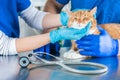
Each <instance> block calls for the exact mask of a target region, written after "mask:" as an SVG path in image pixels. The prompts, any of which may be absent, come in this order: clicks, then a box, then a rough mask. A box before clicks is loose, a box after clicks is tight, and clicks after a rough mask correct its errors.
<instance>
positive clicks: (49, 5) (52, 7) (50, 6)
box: [44, 0, 63, 13]
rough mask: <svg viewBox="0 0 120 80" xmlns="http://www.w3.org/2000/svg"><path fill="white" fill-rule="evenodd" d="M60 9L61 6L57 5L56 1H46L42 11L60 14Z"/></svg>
mask: <svg viewBox="0 0 120 80" xmlns="http://www.w3.org/2000/svg"><path fill="white" fill-rule="evenodd" d="M62 8H63V5H61V4H59V3H57V2H56V0H47V2H46V5H45V7H44V11H46V12H51V13H60V11H61V9H62Z"/></svg>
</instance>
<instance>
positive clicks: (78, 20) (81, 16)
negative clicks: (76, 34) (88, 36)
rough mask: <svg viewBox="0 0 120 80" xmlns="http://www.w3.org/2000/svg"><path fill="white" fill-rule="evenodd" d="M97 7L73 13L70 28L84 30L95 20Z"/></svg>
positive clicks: (69, 22) (69, 23)
mask: <svg viewBox="0 0 120 80" xmlns="http://www.w3.org/2000/svg"><path fill="white" fill-rule="evenodd" d="M96 10H97V7H95V8H93V9H91V10H86V9H84V10H77V11H73V12H72V13H71V16H70V18H69V21H68V27H73V28H77V29H81V28H84V27H85V26H86V25H87V24H88V23H89V22H90V21H92V19H93V18H94V19H95V14H96Z"/></svg>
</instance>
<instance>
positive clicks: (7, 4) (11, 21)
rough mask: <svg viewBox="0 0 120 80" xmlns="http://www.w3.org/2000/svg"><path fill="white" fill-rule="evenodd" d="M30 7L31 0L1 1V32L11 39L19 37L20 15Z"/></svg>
mask: <svg viewBox="0 0 120 80" xmlns="http://www.w3.org/2000/svg"><path fill="white" fill-rule="evenodd" d="M29 5H30V1H29V0H0V30H1V31H3V32H4V33H5V34H6V35H8V36H9V37H19V32H20V31H19V23H18V13H19V12H21V11H23V10H24V9H26V8H27V7H29Z"/></svg>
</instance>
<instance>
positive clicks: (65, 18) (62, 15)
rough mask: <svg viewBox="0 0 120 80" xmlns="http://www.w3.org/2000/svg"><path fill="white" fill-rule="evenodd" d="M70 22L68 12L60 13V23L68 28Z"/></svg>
mask: <svg viewBox="0 0 120 80" xmlns="http://www.w3.org/2000/svg"><path fill="white" fill-rule="evenodd" d="M68 20H69V15H68V14H67V13H66V12H61V13H60V21H61V24H62V25H63V26H67V24H68Z"/></svg>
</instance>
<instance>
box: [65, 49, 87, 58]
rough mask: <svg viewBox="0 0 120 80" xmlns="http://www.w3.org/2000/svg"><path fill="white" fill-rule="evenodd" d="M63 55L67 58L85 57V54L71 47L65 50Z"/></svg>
mask: <svg viewBox="0 0 120 80" xmlns="http://www.w3.org/2000/svg"><path fill="white" fill-rule="evenodd" d="M63 57H64V58H67V59H79V58H85V57H86V56H83V55H80V54H79V53H78V52H77V51H74V50H72V49H71V50H69V51H68V52H65V53H64V54H63Z"/></svg>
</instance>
